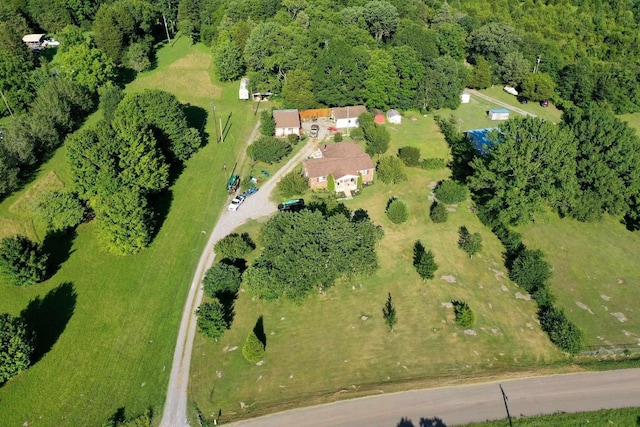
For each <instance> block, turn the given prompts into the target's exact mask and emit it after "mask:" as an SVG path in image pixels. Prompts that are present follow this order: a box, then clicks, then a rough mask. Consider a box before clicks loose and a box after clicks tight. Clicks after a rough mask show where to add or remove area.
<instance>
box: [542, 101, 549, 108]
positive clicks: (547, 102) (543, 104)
mask: <svg viewBox="0 0 640 427" xmlns="http://www.w3.org/2000/svg"><path fill="white" fill-rule="evenodd" d="M540 105H541V106H542V107H548V106H549V101H541V102H540Z"/></svg>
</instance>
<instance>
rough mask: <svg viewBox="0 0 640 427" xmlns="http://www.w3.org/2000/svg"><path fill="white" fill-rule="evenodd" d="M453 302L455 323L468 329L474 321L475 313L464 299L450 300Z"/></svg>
mask: <svg viewBox="0 0 640 427" xmlns="http://www.w3.org/2000/svg"><path fill="white" fill-rule="evenodd" d="M451 304H453V312H454V313H455V315H456V323H457V324H458V325H460V326H462V327H463V328H465V329H469V328H471V327H472V326H473V324H474V323H475V322H476V317H475V314H473V311H472V310H471V308H470V307H469V305H468V304H467V303H466V302H464V301H456V300H454V301H451Z"/></svg>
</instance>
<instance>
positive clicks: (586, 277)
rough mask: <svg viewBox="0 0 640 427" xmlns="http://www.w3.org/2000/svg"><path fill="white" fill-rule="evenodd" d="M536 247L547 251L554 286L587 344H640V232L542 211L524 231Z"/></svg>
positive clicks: (530, 245)
mask: <svg viewBox="0 0 640 427" xmlns="http://www.w3.org/2000/svg"><path fill="white" fill-rule="evenodd" d="M518 231H519V232H521V233H522V234H523V237H524V240H525V243H526V245H527V247H528V248H530V249H541V250H542V251H543V252H544V253H545V254H546V255H547V257H546V259H547V261H548V262H549V263H550V264H551V265H552V267H553V270H554V273H553V277H552V279H551V289H552V290H553V291H554V292H555V294H556V295H557V297H558V305H559V306H560V307H563V308H564V309H565V310H566V311H567V314H568V316H569V317H570V318H571V319H572V320H574V321H575V322H576V323H577V324H578V325H579V326H580V327H581V328H582V329H583V330H584V332H585V334H586V344H587V345H605V344H606V345H611V344H630V345H631V348H633V347H635V348H636V349H637V348H638V346H639V345H640V312H639V311H638V306H637V301H638V300H640V287H638V283H640V270H639V269H638V258H637V254H638V253H640V234H639V233H638V232H634V233H632V232H629V231H627V229H626V228H625V227H624V225H622V224H620V223H619V222H618V221H616V220H614V219H612V218H606V219H605V220H604V221H602V222H597V223H581V222H578V221H576V220H573V219H570V218H565V219H560V218H558V217H557V216H556V215H554V214H546V215H540V216H539V217H538V218H537V221H536V222H535V223H533V224H530V225H528V226H526V227H522V228H520V229H518Z"/></svg>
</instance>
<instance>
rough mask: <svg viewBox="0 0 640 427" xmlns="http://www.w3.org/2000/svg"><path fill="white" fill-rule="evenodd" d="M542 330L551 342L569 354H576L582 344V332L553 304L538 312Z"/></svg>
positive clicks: (580, 349)
mask: <svg viewBox="0 0 640 427" xmlns="http://www.w3.org/2000/svg"><path fill="white" fill-rule="evenodd" d="M538 318H539V319H540V326H541V327H542V330H543V331H545V332H546V333H547V334H548V335H549V339H550V340H551V342H552V343H554V344H555V345H557V346H558V347H559V348H560V349H561V350H563V351H566V352H567V353H570V354H577V353H580V351H582V348H583V346H584V334H583V333H582V331H581V330H580V328H578V327H577V326H576V325H575V324H574V323H573V322H571V321H570V320H569V319H567V316H566V315H565V313H564V311H563V310H559V309H557V308H555V307H553V306H547V307H543V308H541V309H540V312H539V313H538Z"/></svg>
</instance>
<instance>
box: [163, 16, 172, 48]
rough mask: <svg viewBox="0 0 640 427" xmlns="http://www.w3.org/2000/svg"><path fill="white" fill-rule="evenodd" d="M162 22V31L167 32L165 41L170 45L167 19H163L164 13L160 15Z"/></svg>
mask: <svg viewBox="0 0 640 427" xmlns="http://www.w3.org/2000/svg"><path fill="white" fill-rule="evenodd" d="M162 20H163V21H164V30H165V31H166V32H167V41H168V42H169V43H171V37H169V28H168V27H167V18H165V17H164V13H163V14H162Z"/></svg>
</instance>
